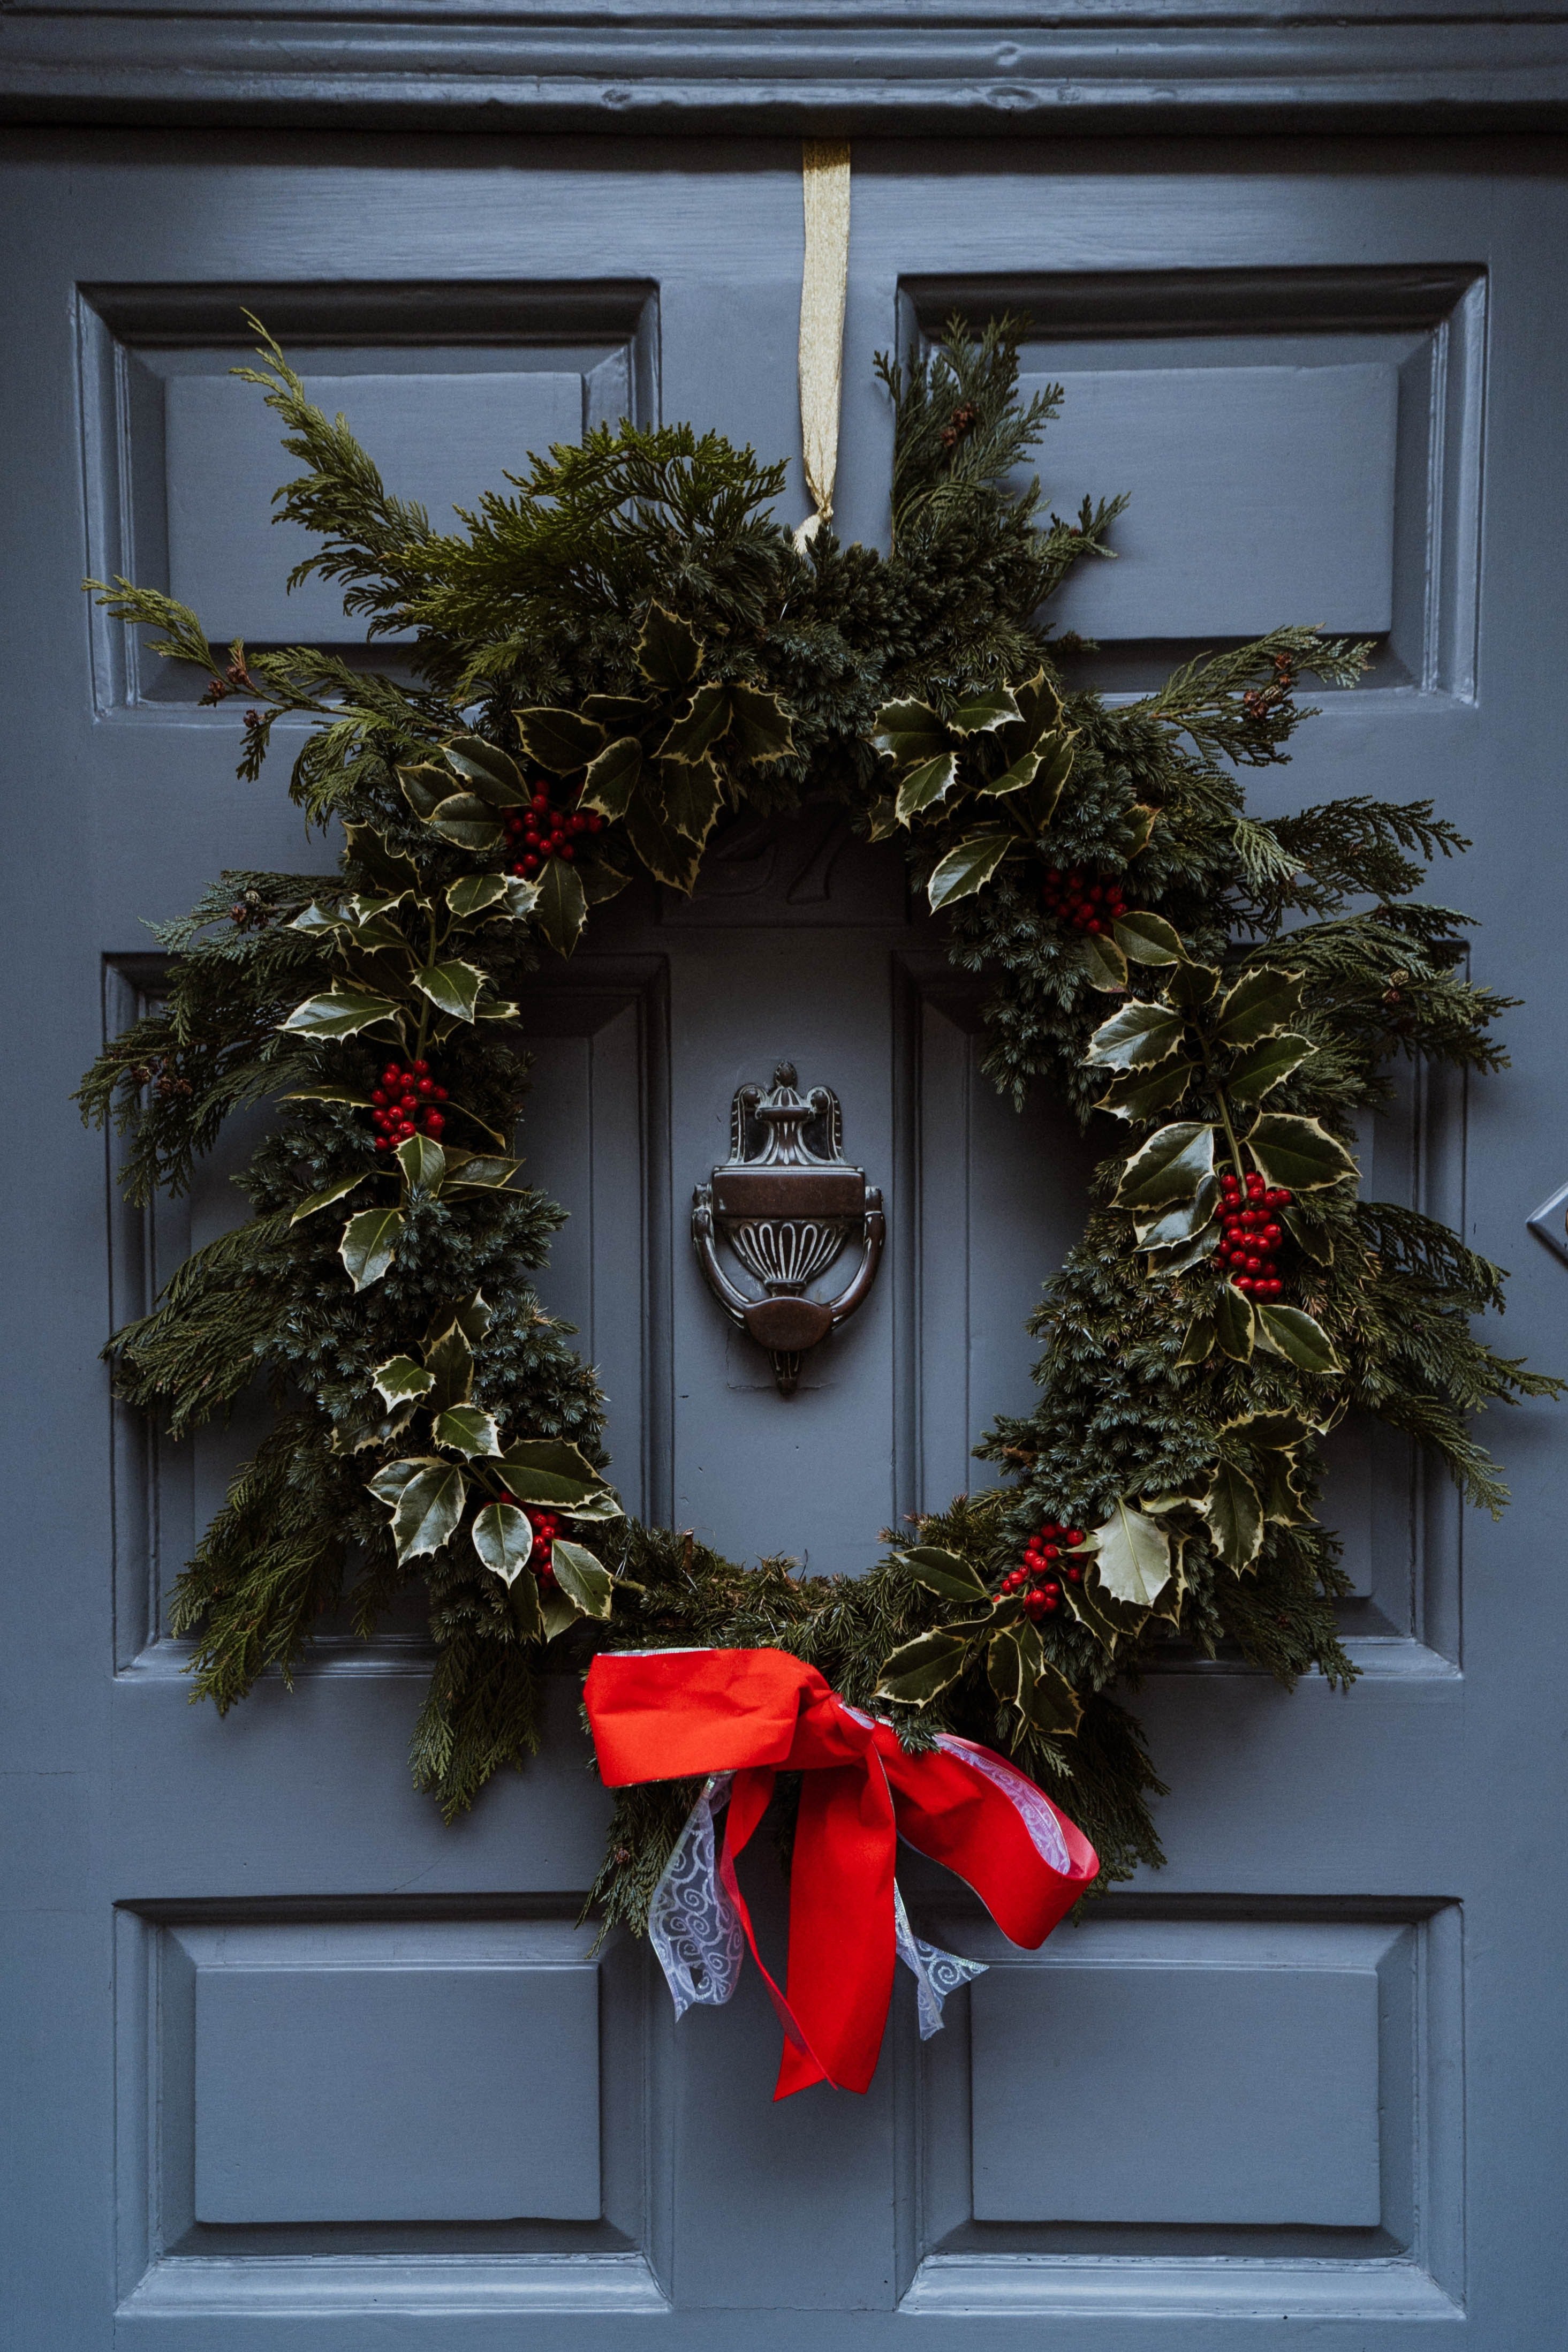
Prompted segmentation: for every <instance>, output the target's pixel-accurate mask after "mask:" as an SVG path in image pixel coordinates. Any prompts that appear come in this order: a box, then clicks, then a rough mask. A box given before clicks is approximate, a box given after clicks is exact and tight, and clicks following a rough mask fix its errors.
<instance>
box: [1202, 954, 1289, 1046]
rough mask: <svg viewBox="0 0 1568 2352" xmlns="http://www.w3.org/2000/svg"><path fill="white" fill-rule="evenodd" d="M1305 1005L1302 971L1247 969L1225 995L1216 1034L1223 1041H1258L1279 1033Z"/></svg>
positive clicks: (1227, 1043) (1241, 1043) (1220, 1008)
mask: <svg viewBox="0 0 1568 2352" xmlns="http://www.w3.org/2000/svg"><path fill="white" fill-rule="evenodd" d="M1300 1011H1301V973H1300V972H1299V971H1273V970H1272V969H1270V968H1269V967H1267V966H1266V967H1265V968H1264V969H1263V970H1262V971H1244V972H1243V973H1242V975H1241V977H1240V979H1239V981H1238V982H1237V983H1236V985H1235V987H1234V988H1232V989H1230V990H1228V992H1227V993H1226V994H1225V995H1224V996H1223V997H1222V998H1221V1000H1220V1005H1219V1013H1218V1020H1217V1022H1216V1024H1215V1031H1214V1034H1215V1036H1216V1038H1217V1039H1218V1042H1219V1044H1220V1045H1257V1044H1258V1042H1259V1040H1260V1038H1263V1037H1277V1036H1278V1035H1279V1034H1280V1032H1281V1029H1288V1028H1289V1027H1290V1025H1291V1022H1292V1021H1293V1020H1294V1019H1295V1017H1296V1015H1297V1013H1299V1012H1300Z"/></svg>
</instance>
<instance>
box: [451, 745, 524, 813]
mask: <svg viewBox="0 0 1568 2352" xmlns="http://www.w3.org/2000/svg"><path fill="white" fill-rule="evenodd" d="M442 750H443V751H444V754H445V756H446V758H447V760H448V761H450V762H451V765H452V767H453V768H454V770H455V772H456V773H457V774H458V775H460V776H461V777H462V778H463V781H464V782H465V784H466V785H467V786H468V788H469V790H470V791H471V792H472V793H474V795H475V797H476V799H478V800H482V801H487V802H488V803H489V804H490V806H491V807H492V808H501V809H509V808H516V807H517V805H518V803H519V802H522V801H526V800H527V799H528V785H527V783H526V782H524V780H523V772H522V770H521V769H520V768H519V767H518V765H517V761H515V760H514V759H511V758H510V757H509V756H508V755H507V753H506V752H505V751H501V750H500V749H499V748H498V747H497V745H496V744H494V743H486V740H485V739H484V737H483V736H482V735H455V736H454V737H453V739H452V740H451V742H450V743H444V744H443V746H442Z"/></svg>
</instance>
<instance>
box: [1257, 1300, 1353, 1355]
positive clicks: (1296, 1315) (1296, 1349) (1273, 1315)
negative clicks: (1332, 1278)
mask: <svg viewBox="0 0 1568 2352" xmlns="http://www.w3.org/2000/svg"><path fill="white" fill-rule="evenodd" d="M1258 1337H1259V1339H1260V1340H1261V1342H1262V1344H1263V1346H1264V1347H1265V1348H1267V1349H1270V1353H1272V1354H1273V1355H1276V1356H1283V1358H1284V1359H1285V1361H1286V1362H1287V1363H1288V1364H1294V1366H1295V1367H1296V1370H1298V1371H1299V1372H1318V1373H1329V1372H1343V1370H1344V1366H1343V1364H1342V1363H1341V1362H1340V1360H1339V1358H1338V1357H1337V1356H1336V1355H1335V1353H1334V1349H1333V1340H1332V1339H1330V1338H1329V1335H1328V1333H1327V1332H1326V1331H1325V1330H1324V1329H1323V1327H1322V1324H1321V1323H1320V1322H1319V1321H1318V1319H1317V1318H1316V1317H1315V1316H1312V1315H1309V1314H1308V1313H1307V1312H1306V1310H1305V1308H1304V1307H1276V1306H1273V1305H1271V1304H1269V1303H1268V1302H1266V1301H1264V1300H1260V1301H1259V1303H1258Z"/></svg>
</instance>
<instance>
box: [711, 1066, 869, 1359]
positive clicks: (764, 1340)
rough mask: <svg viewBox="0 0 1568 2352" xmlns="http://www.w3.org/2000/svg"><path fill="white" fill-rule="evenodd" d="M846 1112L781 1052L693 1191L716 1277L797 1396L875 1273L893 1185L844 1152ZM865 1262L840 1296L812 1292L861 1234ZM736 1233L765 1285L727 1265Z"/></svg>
mask: <svg viewBox="0 0 1568 2352" xmlns="http://www.w3.org/2000/svg"><path fill="white" fill-rule="evenodd" d="M842 1143H843V1119H842V1115H841V1112H840V1109H839V1098H838V1097H837V1095H836V1094H834V1093H833V1091H832V1089H831V1087H812V1089H811V1091H810V1094H809V1095H802V1094H798V1093H797V1092H796V1088H795V1066H794V1064H793V1063H792V1062H780V1063H779V1066H778V1068H777V1069H776V1070H775V1071H774V1073H773V1084H772V1086H771V1087H769V1088H768V1090H767V1092H766V1093H765V1092H764V1091H763V1089H762V1088H761V1087H758V1086H745V1087H741V1088H740V1091H739V1092H738V1094H737V1096H736V1097H735V1101H734V1103H733V1105H732V1106H731V1109H730V1115H729V1158H728V1159H727V1160H726V1161H725V1163H724V1165H723V1167H722V1168H716V1169H715V1170H714V1171H713V1176H712V1179H711V1181H709V1182H708V1183H706V1184H699V1185H698V1186H697V1188H696V1191H695V1193H694V1194H693V1196H692V1239H693V1241H694V1242H695V1244H696V1253H697V1262H698V1264H699V1265H701V1267H702V1270H703V1272H704V1274H705V1275H706V1277H707V1281H708V1285H709V1287H710V1288H711V1289H712V1291H713V1294H714V1296H715V1297H716V1299H717V1300H718V1302H719V1304H720V1306H721V1307H723V1308H724V1310H725V1313H726V1314H727V1316H728V1317H729V1318H730V1319H731V1321H732V1322H734V1323H736V1324H737V1325H738V1326H739V1328H741V1329H742V1330H743V1331H748V1332H749V1333H750V1334H751V1337H752V1338H753V1339H755V1340H756V1341H757V1343H758V1346H759V1347H762V1348H766V1349H767V1350H768V1354H769V1355H770V1356H771V1358H772V1359H773V1377H774V1379H775V1380H776V1381H778V1383H779V1395H780V1396H793V1394H794V1392H795V1385H796V1382H797V1381H799V1379H800V1359H801V1357H802V1356H803V1355H804V1354H805V1352H806V1350H807V1349H808V1348H814V1347H815V1346H816V1345H817V1342H818V1341H819V1340H820V1339H826V1338H827V1336H828V1334H829V1332H830V1331H831V1330H832V1328H834V1326H835V1325H836V1324H839V1323H843V1322H847V1321H848V1319H849V1318H850V1317H851V1316H852V1314H853V1313H854V1311H855V1308H856V1307H858V1306H859V1305H860V1303H861V1301H862V1299H863V1298H864V1297H866V1296H867V1294H868V1292H869V1291H870V1289H871V1286H872V1284H873V1282H874V1281H875V1280H876V1270H877V1267H878V1265H880V1264H881V1262H882V1244H883V1235H884V1234H885V1231H886V1224H885V1221H884V1219H883V1213H882V1194H881V1192H879V1191H878V1190H877V1187H876V1186H875V1185H874V1184H868V1183H867V1182H866V1178H865V1170H864V1169H863V1168H852V1167H851V1166H850V1165H849V1163H848V1161H847V1160H845V1158H844V1155H843V1150H842ZM857 1233H858V1234H859V1236H860V1245H861V1254H860V1264H859V1265H857V1266H856V1268H855V1271H854V1273H853V1275H852V1277H851V1279H850V1280H849V1282H848V1283H847V1284H846V1285H845V1286H844V1288H843V1289H842V1290H841V1291H840V1293H839V1295H838V1297H836V1298H829V1299H819V1298H809V1297H807V1295H806V1293H807V1289H808V1286H810V1284H811V1283H813V1282H814V1281H815V1280H816V1279H817V1277H818V1276H819V1275H822V1274H826V1272H827V1270H828V1268H829V1267H830V1266H831V1265H832V1264H833V1262H834V1260H835V1259H836V1258H837V1257H838V1255H839V1254H840V1252H841V1250H842V1249H843V1247H844V1245H845V1244H846V1243H847V1242H848V1241H849V1239H850V1237H851V1235H852V1234H857ZM721 1240H722V1241H723V1242H725V1243H727V1244H728V1246H729V1248H730V1249H731V1250H732V1251H733V1252H734V1254H735V1255H736V1257H737V1259H738V1260H739V1262H740V1264H741V1265H742V1266H743V1267H744V1268H745V1270H746V1272H747V1274H748V1275H749V1276H751V1279H752V1281H753V1282H755V1283H756V1284H757V1285H758V1286H759V1288H760V1289H761V1291H762V1294H763V1295H762V1297H760V1298H751V1297H747V1294H746V1292H745V1291H744V1290H742V1289H741V1288H740V1287H739V1286H738V1285H737V1284H736V1283H734V1282H732V1281H731V1279H730V1277H729V1276H728V1275H727V1273H726V1272H725V1269H724V1266H723V1264H722V1263H721V1261H720V1258H719V1254H718V1244H719V1242H720V1241H721Z"/></svg>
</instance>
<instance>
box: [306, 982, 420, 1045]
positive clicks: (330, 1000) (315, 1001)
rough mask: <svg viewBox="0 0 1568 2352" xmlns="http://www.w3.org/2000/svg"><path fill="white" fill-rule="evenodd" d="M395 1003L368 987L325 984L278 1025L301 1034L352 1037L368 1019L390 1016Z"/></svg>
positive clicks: (380, 1018)
mask: <svg viewBox="0 0 1568 2352" xmlns="http://www.w3.org/2000/svg"><path fill="white" fill-rule="evenodd" d="M396 1012H397V1006H396V1004H395V1003H393V1001H392V998H391V997H390V996H380V995H378V994H376V992H374V991H373V990H371V989H369V988H336V987H334V988H329V989H328V990H327V991H326V992H325V994H324V995H321V996H308V997H307V998H306V1000H305V1002H304V1003H303V1004H297V1005H296V1006H295V1008H294V1010H293V1012H292V1013H290V1014H289V1016H288V1018H287V1021H280V1022H279V1023H278V1024H277V1025H278V1027H279V1028H280V1029H291V1030H293V1031H295V1032H296V1033H297V1034H298V1035H300V1036H303V1037H355V1036H357V1035H358V1034H359V1033H360V1031H361V1029H368V1028H369V1027H370V1026H371V1023H372V1022H376V1021H386V1020H390V1019H391V1018H392V1016H393V1015H394V1014H395V1013H396Z"/></svg>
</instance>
